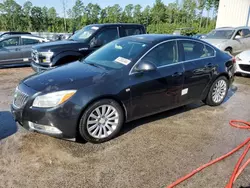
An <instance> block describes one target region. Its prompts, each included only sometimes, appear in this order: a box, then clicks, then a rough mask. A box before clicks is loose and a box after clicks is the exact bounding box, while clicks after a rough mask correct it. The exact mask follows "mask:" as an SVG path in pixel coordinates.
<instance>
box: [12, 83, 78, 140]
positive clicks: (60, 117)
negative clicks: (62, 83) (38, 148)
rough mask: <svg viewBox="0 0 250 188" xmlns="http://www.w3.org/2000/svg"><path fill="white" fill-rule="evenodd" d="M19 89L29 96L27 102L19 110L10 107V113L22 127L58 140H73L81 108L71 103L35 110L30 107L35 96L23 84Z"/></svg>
mask: <svg viewBox="0 0 250 188" xmlns="http://www.w3.org/2000/svg"><path fill="white" fill-rule="evenodd" d="M19 89H20V90H21V91H22V92H25V93H26V94H28V95H29V98H28V100H27V102H26V103H25V104H24V105H23V106H22V107H20V108H17V107H16V106H15V105H14V104H12V105H11V112H12V114H13V116H14V119H15V121H17V122H18V123H19V124H20V125H21V126H22V127H24V128H25V129H27V130H30V131H35V132H39V133H42V134H46V135H50V136H54V137H58V138H67V139H70V138H75V137H76V135H77V127H78V119H79V117H80V115H81V108H80V107H79V106H77V105H75V104H74V103H72V102H71V101H67V102H66V103H64V104H62V105H60V106H58V107H55V108H35V107H33V106H32V103H33V100H34V98H35V96H36V93H37V92H35V91H32V90H31V89H30V88H29V87H27V86H26V85H24V84H21V85H19Z"/></svg>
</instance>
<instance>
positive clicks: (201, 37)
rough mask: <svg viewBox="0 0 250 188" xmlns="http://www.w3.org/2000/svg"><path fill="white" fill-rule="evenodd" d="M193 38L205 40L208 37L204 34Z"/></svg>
mask: <svg viewBox="0 0 250 188" xmlns="http://www.w3.org/2000/svg"><path fill="white" fill-rule="evenodd" d="M192 37H193V38H195V39H203V38H205V37H206V35H204V34H196V35H193V36H192Z"/></svg>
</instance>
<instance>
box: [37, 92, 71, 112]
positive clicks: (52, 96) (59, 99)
mask: <svg viewBox="0 0 250 188" xmlns="http://www.w3.org/2000/svg"><path fill="white" fill-rule="evenodd" d="M75 92H76V90H65V91H57V92H53V93H48V94H46V95H41V96H37V97H36V98H35V100H34V102H33V105H32V106H34V107H40V108H51V107H55V106H57V105H59V104H62V103H64V102H66V101H67V100H68V99H69V98H71V97H72V96H73V95H74V94H75Z"/></svg>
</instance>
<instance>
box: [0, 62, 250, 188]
mask: <svg viewBox="0 0 250 188" xmlns="http://www.w3.org/2000/svg"><path fill="white" fill-rule="evenodd" d="M32 73H33V72H32V70H31V69H30V68H27V67H26V68H11V69H0V80H1V85H0V135H1V134H3V131H5V133H6V131H7V133H8V134H11V133H14V132H15V131H16V124H15V123H14V122H13V119H12V118H11V115H10V113H9V104H10V103H11V100H12V95H13V92H14V90H15V87H16V85H17V84H18V82H19V81H20V80H21V79H23V78H24V77H26V76H28V75H30V74H32ZM249 98H250V78H243V77H237V78H236V81H235V83H234V86H233V89H231V90H230V92H229V96H228V98H227V100H226V101H225V103H223V105H221V106H220V107H215V108H212V107H209V106H205V105H203V104H202V103H196V104H191V105H187V106H184V107H181V108H178V109H174V110H171V111H168V112H164V113H161V114H158V115H154V116H151V117H148V118H144V119H141V120H137V121H134V122H131V123H129V124H126V125H125V126H124V128H123V130H122V134H121V135H120V136H119V137H117V138H115V139H113V140H111V141H110V142H107V143H103V144H99V145H94V144H91V143H76V142H70V141H66V140H60V139H56V138H52V137H49V136H46V135H41V134H36V133H31V132H28V131H26V130H24V129H22V128H20V127H18V128H19V129H18V131H17V132H16V133H15V134H13V135H12V136H9V137H8V138H5V139H2V140H0V187H1V188H9V187H13V188H16V187H18V188H19V187H20V188H34V187H50V188H54V187H55V188H57V187H70V188H73V187H84V188H99V187H100V188H106V187H107V188H110V187H117V188H118V187H119V188H120V187H121V188H123V187H124V188H127V187H131V188H132V187H133V188H134V187H135V188H137V187H138V188H139V187H143V188H153V187H155V188H160V187H163V186H164V185H168V184H170V183H171V182H173V181H174V180H176V179H177V178H179V177H181V176H183V175H185V174H187V173H188V172H190V171H191V170H193V169H195V168H197V167H198V166H200V165H202V164H204V163H207V162H208V161H210V160H211V159H214V158H216V157H218V156H221V155H222V154H225V153H226V152H228V151H230V150H231V149H233V148H234V147H236V146H237V145H238V144H240V143H241V142H243V141H244V140H245V139H246V138H248V137H249V131H244V130H237V129H234V128H232V127H230V126H229V125H228V122H229V120H230V119H243V120H246V121H250V116H249V114H250V105H249ZM239 155H240V152H239V153H237V154H235V155H234V156H232V157H229V158H228V159H226V160H224V161H223V162H220V163H219V164H216V165H214V166H211V167H210V168H208V169H206V170H204V171H203V172H201V173H199V174H197V175H195V176H194V177H193V178H191V179H190V180H188V181H186V182H184V183H183V184H181V185H180V186H179V187H188V188H189V187H190V188H191V187H192V188H193V187H195V188H196V187H203V188H217V187H218V188H219V187H225V185H226V183H227V181H228V179H229V176H230V174H231V173H232V170H233V168H234V165H235V164H236V161H237V159H238V158H239ZM240 186H243V187H247V186H250V167H247V169H246V170H244V172H243V173H242V175H241V176H240V178H239V179H238V180H237V182H236V184H235V187H240Z"/></svg>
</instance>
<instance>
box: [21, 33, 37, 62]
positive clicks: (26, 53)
mask: <svg viewBox="0 0 250 188" xmlns="http://www.w3.org/2000/svg"><path fill="white" fill-rule="evenodd" d="M38 43H40V40H39V39H36V38H29V37H26V36H22V37H21V44H22V49H21V51H22V58H23V62H31V59H32V58H31V49H32V46H33V45H36V44H38Z"/></svg>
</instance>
